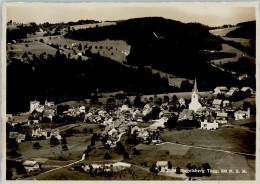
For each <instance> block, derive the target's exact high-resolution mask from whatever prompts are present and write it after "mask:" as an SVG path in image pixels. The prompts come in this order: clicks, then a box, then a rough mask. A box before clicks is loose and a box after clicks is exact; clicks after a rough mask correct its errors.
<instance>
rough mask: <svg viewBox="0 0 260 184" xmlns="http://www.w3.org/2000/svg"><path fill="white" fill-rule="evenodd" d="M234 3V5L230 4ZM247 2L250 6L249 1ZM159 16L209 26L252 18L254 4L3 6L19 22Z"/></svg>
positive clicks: (14, 20) (235, 22) (9, 17)
mask: <svg viewBox="0 0 260 184" xmlns="http://www.w3.org/2000/svg"><path fill="white" fill-rule="evenodd" d="M234 5H235V6H234ZM247 5H249V6H250V3H249V4H248V3H247ZM151 16H159V17H165V18H169V19H173V20H179V21H181V22H184V23H188V22H199V23H202V24H205V25H209V26H221V25H224V24H237V23H239V22H245V21H250V20H255V8H254V7H253V6H250V7H241V5H236V4H235V3H233V4H232V5H231V4H223V3H212V4H209V3H208V4H206V3H186V4H183V3H182V4H178V3H176V4H174V3H171V4H169V3H168V4H167V3H159V4H158V3H99V4H96V3H80V4H79V3H73V4H68V3H67V4H65V5H61V4H57V3H56V4H53V3H52V4H51V3H41V4H34V5H33V6H32V4H28V3H26V4H23V3H19V4H13V5H11V6H7V9H6V18H7V21H9V20H13V22H19V23H28V22H36V23H44V22H50V23H57V22H69V21H78V20H85V19H94V20H99V21H104V20H123V19H129V18H137V17H151Z"/></svg>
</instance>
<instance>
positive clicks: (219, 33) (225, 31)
mask: <svg viewBox="0 0 260 184" xmlns="http://www.w3.org/2000/svg"><path fill="white" fill-rule="evenodd" d="M237 28H239V27H230V28H223V29H213V30H210V31H209V32H210V33H212V34H214V35H217V36H226V34H228V33H229V32H230V31H233V30H235V29H237Z"/></svg>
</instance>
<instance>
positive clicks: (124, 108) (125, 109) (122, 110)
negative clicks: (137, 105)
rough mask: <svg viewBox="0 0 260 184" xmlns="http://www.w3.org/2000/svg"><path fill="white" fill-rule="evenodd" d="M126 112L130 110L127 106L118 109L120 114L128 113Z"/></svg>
mask: <svg viewBox="0 0 260 184" xmlns="http://www.w3.org/2000/svg"><path fill="white" fill-rule="evenodd" d="M128 110H130V108H129V107H128V105H122V107H121V108H120V111H121V112H126V111H128Z"/></svg>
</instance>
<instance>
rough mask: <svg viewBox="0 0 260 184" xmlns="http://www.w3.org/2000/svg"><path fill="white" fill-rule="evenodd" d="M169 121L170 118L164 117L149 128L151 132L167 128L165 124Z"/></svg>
mask: <svg viewBox="0 0 260 184" xmlns="http://www.w3.org/2000/svg"><path fill="white" fill-rule="evenodd" d="M167 121H168V118H166V117H162V118H161V119H157V120H153V122H155V123H153V124H151V125H150V126H149V128H150V129H151V130H156V129H158V128H165V125H164V123H166V122H167Z"/></svg>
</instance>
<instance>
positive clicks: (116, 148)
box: [115, 142, 125, 155]
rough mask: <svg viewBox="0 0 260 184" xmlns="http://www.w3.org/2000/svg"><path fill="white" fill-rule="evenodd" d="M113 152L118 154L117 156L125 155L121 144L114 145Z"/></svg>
mask: <svg viewBox="0 0 260 184" xmlns="http://www.w3.org/2000/svg"><path fill="white" fill-rule="evenodd" d="M115 150H116V152H117V154H119V155H122V154H124V153H125V148H124V146H123V144H122V143H121V142H117V143H116V147H115Z"/></svg>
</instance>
